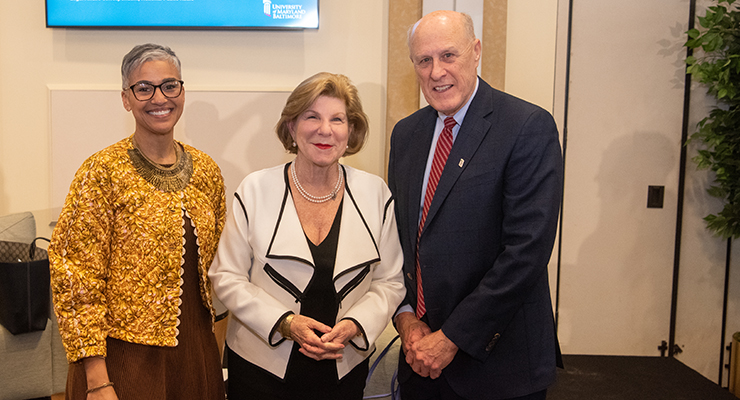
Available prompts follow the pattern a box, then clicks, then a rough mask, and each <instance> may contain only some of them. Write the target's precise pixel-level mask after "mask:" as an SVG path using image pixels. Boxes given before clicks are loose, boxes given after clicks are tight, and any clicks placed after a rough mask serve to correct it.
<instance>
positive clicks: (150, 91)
mask: <svg viewBox="0 0 740 400" xmlns="http://www.w3.org/2000/svg"><path fill="white" fill-rule="evenodd" d="M183 85H185V82H183V81H181V80H179V79H173V80H171V81H165V82H162V83H160V84H159V85H152V84H151V83H149V82H136V83H134V84H133V85H131V86H129V89H131V92H132V93H133V94H134V97H135V98H136V100H139V101H147V100H150V99H151V98H152V97H154V92H156V91H157V88H159V90H160V91H161V92H162V94H163V95H164V97H167V98H169V99H173V98H175V97H178V96H180V94H181V93H182V87H183Z"/></svg>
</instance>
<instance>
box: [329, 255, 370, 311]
mask: <svg viewBox="0 0 740 400" xmlns="http://www.w3.org/2000/svg"><path fill="white" fill-rule="evenodd" d="M374 262H376V261H370V262H368V263H365V264H362V265H359V266H357V267H353V268H350V269H347V270H344V271H342V272H341V273H340V274H339V275H337V276H336V278H334V282H336V281H337V279H339V278H340V277H342V276H344V275H346V274H347V273H349V272H352V271H355V270H356V269H358V268H362V271H360V273H359V274H357V276H355V277H354V278H352V280H351V281H349V282H347V284H346V285H344V287H342V288H341V289H340V290H339V291H338V292H337V302H338V303H339V308H342V300H344V298H345V297H347V295H348V294H349V292H351V291H352V290H354V289H355V288H356V287H357V286H359V285H360V283H362V281H363V280H365V278H366V277H367V275H368V274H369V273H370V265H372V264H373V263H374Z"/></svg>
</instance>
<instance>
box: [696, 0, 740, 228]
mask: <svg viewBox="0 0 740 400" xmlns="http://www.w3.org/2000/svg"><path fill="white" fill-rule="evenodd" d="M733 3H735V0H719V1H717V5H716V6H712V7H709V8H708V9H707V10H706V13H705V15H704V16H699V17H698V18H697V19H698V21H699V25H700V26H701V28H702V29H691V30H689V31H687V32H686V34H687V35H688V37H689V39H688V40H687V41H686V43H685V46H686V47H687V48H690V49H701V51H702V52H703V53H702V54H700V55H698V56H695V55H691V56H689V57H687V58H686V65H687V67H686V73H687V74H691V75H692V77H693V78H694V79H695V80H697V81H699V82H701V83H702V84H704V85H706V86H707V93H708V94H709V95H711V96H714V97H715V98H716V99H717V106H716V107H715V108H714V109H712V110H711V111H710V113H709V116H707V117H706V118H704V119H703V120H701V121H700V122H699V123H698V124H697V131H696V132H695V133H693V134H692V135H691V136H690V137H689V142H691V141H695V142H697V143H700V144H701V147H702V148H700V149H699V150H698V154H697V155H696V156H695V157H694V158H693V160H694V162H696V164H697V168H698V169H709V170H711V171H712V172H714V175H715V179H714V182H713V184H712V185H711V186H710V187H709V189H707V192H708V193H709V195H711V196H713V197H717V198H720V199H722V200H723V201H724V203H725V204H724V208H723V209H722V211H721V212H719V213H717V214H711V215H708V216H707V217H705V218H704V220H705V221H706V223H707V228H708V229H709V230H710V231H712V232H713V233H714V234H716V235H718V236H721V237H724V238H729V237H734V238H738V237H740V10H738V7H737V6H736V5H735V6H734V5H733Z"/></svg>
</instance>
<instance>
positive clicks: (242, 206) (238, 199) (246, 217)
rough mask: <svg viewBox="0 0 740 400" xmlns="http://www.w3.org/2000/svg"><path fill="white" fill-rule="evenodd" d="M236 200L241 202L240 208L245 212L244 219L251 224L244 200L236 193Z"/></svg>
mask: <svg viewBox="0 0 740 400" xmlns="http://www.w3.org/2000/svg"><path fill="white" fill-rule="evenodd" d="M234 198H235V199H236V200H237V201H238V202H239V206H240V207H241V208H242V212H244V219H246V220H247V223H249V216H248V215H247V209H246V207H244V202H243V201H242V198H241V197H239V193H234Z"/></svg>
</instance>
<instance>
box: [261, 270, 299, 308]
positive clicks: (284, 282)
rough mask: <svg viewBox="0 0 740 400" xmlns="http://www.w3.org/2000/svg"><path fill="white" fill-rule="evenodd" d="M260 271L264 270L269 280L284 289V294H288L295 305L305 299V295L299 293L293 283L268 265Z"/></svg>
mask: <svg viewBox="0 0 740 400" xmlns="http://www.w3.org/2000/svg"><path fill="white" fill-rule="evenodd" d="M262 269H264V270H265V273H266V274H267V276H269V277H270V279H272V280H273V281H274V282H275V283H277V285H278V286H280V287H281V288H283V289H285V291H286V292H288V293H290V294H291V295H292V296H293V298H294V299H295V302H296V303H299V302H302V301H303V299H305V298H306V295H305V294H304V293H303V292H301V290H300V289H298V287H296V285H294V284H293V282H291V281H289V280H288V279H287V278H286V277H284V276H282V275H281V274H280V273H279V272H277V271H275V268H273V267H272V266H271V265H270V264H265V266H264V267H262Z"/></svg>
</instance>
